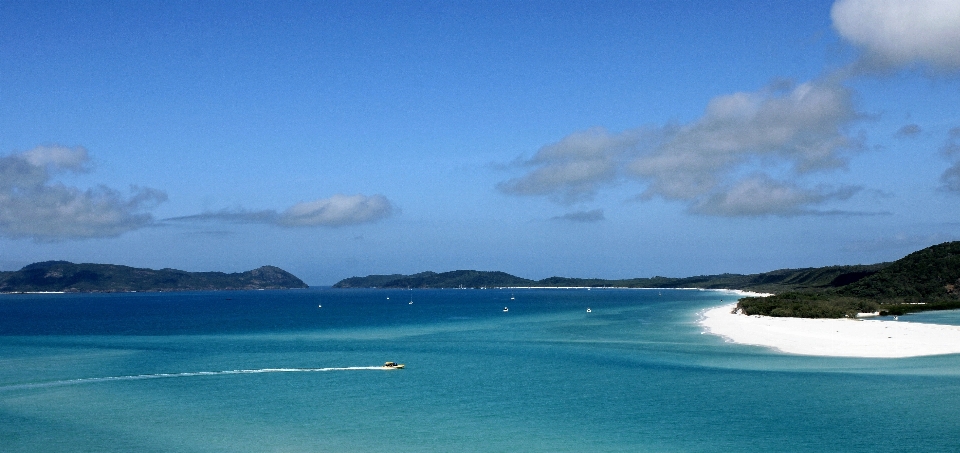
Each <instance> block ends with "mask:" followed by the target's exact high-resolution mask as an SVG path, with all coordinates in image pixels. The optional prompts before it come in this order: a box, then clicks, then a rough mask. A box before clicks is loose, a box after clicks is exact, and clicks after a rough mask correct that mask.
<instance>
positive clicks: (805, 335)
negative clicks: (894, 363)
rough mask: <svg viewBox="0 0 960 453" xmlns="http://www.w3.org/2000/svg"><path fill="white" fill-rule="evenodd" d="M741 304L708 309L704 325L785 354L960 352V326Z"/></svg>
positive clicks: (705, 329)
mask: <svg viewBox="0 0 960 453" xmlns="http://www.w3.org/2000/svg"><path fill="white" fill-rule="evenodd" d="M736 305H737V304H736V303H730V304H724V305H722V306H719V307H713V308H708V309H706V310H704V311H702V312H701V313H700V320H699V321H698V324H699V325H700V326H701V327H702V328H703V332H704V333H708V334H711V335H717V336H720V337H723V338H724V339H725V340H726V341H727V342H731V343H737V344H743V345H753V346H762V347H766V348H771V349H774V350H776V351H779V352H782V353H785V354H796V355H809V356H823V357H863V358H903V357H921V356H930V355H943V354H960V326H951V325H943V324H924V323H915V322H907V321H896V322H894V321H883V320H872V319H871V320H853V319H813V318H774V317H769V316H759V315H754V316H748V315H738V314H734V313H733V310H734V308H736Z"/></svg>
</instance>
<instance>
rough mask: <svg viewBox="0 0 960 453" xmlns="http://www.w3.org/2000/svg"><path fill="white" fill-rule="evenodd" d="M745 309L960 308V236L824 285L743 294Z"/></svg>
mask: <svg viewBox="0 0 960 453" xmlns="http://www.w3.org/2000/svg"><path fill="white" fill-rule="evenodd" d="M738 307H739V308H741V309H743V310H744V312H746V313H747V314H751V315H752V314H759V315H768V316H791V317H805V318H840V317H844V316H848V317H850V316H855V315H856V314H857V313H863V312H880V313H881V314H893V315H900V314H904V313H909V312H916V311H927V310H947V309H955V308H960V242H946V243H943V244H939V245H935V246H933V247H928V248H925V249H923V250H920V251H918V252H914V253H911V254H910V255H907V256H906V257H904V258H902V259H899V260H897V261H894V262H893V263H890V264H889V265H886V266H884V267H883V268H882V269H880V270H879V271H877V272H874V273H872V274H870V275H867V276H865V277H863V278H861V279H859V280H856V281H853V282H850V283H847V284H845V285H840V286H839V287H838V288H835V289H830V290H826V291H811V290H794V291H788V292H784V293H778V294H777V295H776V296H772V297H767V298H744V299H741V300H740V302H739V305H738Z"/></svg>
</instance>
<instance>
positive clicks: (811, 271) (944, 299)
mask: <svg viewBox="0 0 960 453" xmlns="http://www.w3.org/2000/svg"><path fill="white" fill-rule="evenodd" d="M334 287H335V288H498V287H499V288H502V287H542V288H555V287H594V288H596V287H619V288H704V289H738V290H745V291H754V292H761V293H771V294H773V296H771V297H746V298H743V299H741V300H740V302H739V304H738V305H737V308H738V309H740V310H742V312H743V313H745V314H749V315H754V314H758V315H766V316H774V317H801V318H843V317H856V315H857V314H858V313H879V314H891V315H899V314H904V313H909V312H918V311H927V310H946V309H957V308H960V242H946V243H943V244H939V245H935V246H932V247H928V248H926V249H923V250H920V251H918V252H915V253H912V254H910V255H908V256H906V257H904V258H902V259H900V260H897V261H895V262H892V263H879V264H871V265H854V266H828V267H819V268H804V269H781V270H776V271H771V272H765V273H762V274H750V275H742V274H719V275H702V276H697V277H685V278H668V277H652V278H634V279H621V280H607V279H598V278H593V279H584V278H565V277H550V278H545V279H543V280H530V279H525V278H521V277H516V276H513V275H510V274H507V273H504V272H482V271H472V270H460V271H452V272H444V273H436V272H421V273H419V274H413V275H401V274H392V275H369V276H366V277H351V278H347V279H343V280H341V281H339V282H337V283H336V284H335V285H334Z"/></svg>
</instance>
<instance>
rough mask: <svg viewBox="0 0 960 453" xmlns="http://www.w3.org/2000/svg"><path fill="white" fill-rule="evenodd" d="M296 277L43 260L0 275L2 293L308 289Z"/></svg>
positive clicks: (272, 271)
mask: <svg viewBox="0 0 960 453" xmlns="http://www.w3.org/2000/svg"><path fill="white" fill-rule="evenodd" d="M306 287H307V284H306V283H304V282H303V280H300V279H299V278H297V277H295V276H294V275H293V274H291V273H289V272H287V271H285V270H283V269H280V268H279V267H274V266H263V267H260V268H257V269H254V270H251V271H247V272H238V273H232V274H226V273H223V272H186V271H181V270H176V269H161V270H153V269H142V268H135V267H129V266H118V265H114V264H74V263H71V262H69V261H44V262H40V263H34V264H30V265H28V266H25V267H24V268H23V269H20V270H19V271H15V272H0V292H4V293H12V292H46V291H49V292H57V291H63V292H127V291H211V290H248V289H288V288H306Z"/></svg>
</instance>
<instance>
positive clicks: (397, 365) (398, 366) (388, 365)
mask: <svg viewBox="0 0 960 453" xmlns="http://www.w3.org/2000/svg"><path fill="white" fill-rule="evenodd" d="M405 366H406V365H404V364H402V363H397V362H387V363H384V364H383V367H384V368H387V369H391V370H402V369H403V367H405Z"/></svg>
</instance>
